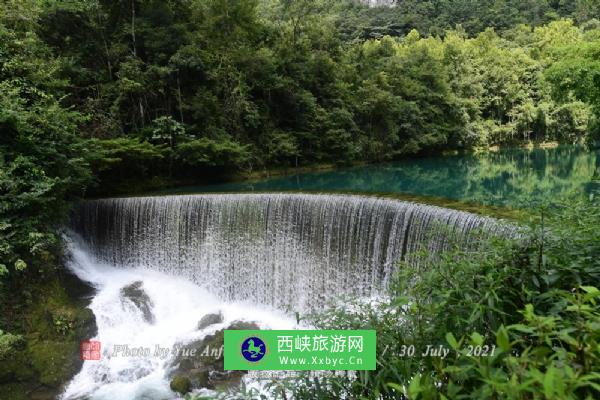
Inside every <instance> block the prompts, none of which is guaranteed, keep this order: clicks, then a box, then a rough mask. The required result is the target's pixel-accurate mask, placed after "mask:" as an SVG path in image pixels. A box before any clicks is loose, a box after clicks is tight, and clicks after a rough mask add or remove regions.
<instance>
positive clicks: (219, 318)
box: [197, 312, 223, 331]
mask: <svg viewBox="0 0 600 400" xmlns="http://www.w3.org/2000/svg"><path fill="white" fill-rule="evenodd" d="M221 322H223V314H221V313H220V312H219V313H214V314H206V315H205V316H204V317H202V318H201V319H200V321H198V327H197V329H198V330H199V331H201V330H202V329H205V328H208V327H209V326H211V325H215V324H220V323H221Z"/></svg>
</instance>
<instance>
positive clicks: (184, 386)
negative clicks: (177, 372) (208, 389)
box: [170, 376, 192, 394]
mask: <svg viewBox="0 0 600 400" xmlns="http://www.w3.org/2000/svg"><path fill="white" fill-rule="evenodd" d="M170 386H171V390H172V391H174V392H177V393H181V394H186V393H189V392H190V390H191V388H192V383H191V382H190V380H189V379H188V378H187V377H185V376H176V377H175V378H173V379H172V380H171V385H170Z"/></svg>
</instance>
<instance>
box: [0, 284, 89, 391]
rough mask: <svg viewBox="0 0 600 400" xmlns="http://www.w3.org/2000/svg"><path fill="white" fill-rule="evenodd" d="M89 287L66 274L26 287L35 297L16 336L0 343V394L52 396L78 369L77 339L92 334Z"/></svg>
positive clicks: (25, 309) (26, 310) (25, 310)
mask: <svg viewBox="0 0 600 400" xmlns="http://www.w3.org/2000/svg"><path fill="white" fill-rule="evenodd" d="M90 290H91V289H90V288H89V287H87V285H86V284H84V283H83V282H81V281H79V280H78V279H77V278H75V277H73V276H72V275H62V276H58V275H55V276H53V277H52V278H50V279H48V280H47V281H46V282H44V283H40V284H38V285H36V286H35V287H33V288H32V289H31V293H32V295H33V296H32V297H33V298H34V299H35V300H34V301H33V302H31V304H29V305H28V306H27V307H26V308H24V310H23V313H22V315H23V321H22V331H21V332H19V333H20V335H14V334H13V335H11V336H12V338H11V340H10V341H9V342H10V343H8V342H7V343H6V346H0V347H2V351H0V353H1V354H0V358H1V360H0V394H2V396H0V397H2V398H7V399H16V400H18V399H21V398H27V399H33V398H35V399H38V400H43V399H55V398H56V396H57V395H58V393H60V390H61V389H62V386H63V385H64V384H65V383H66V382H67V381H68V380H69V379H71V378H72V377H73V376H74V375H75V374H76V373H77V372H78V371H79V370H80V369H81V366H82V364H83V361H82V360H81V359H80V357H79V343H80V341H81V340H84V339H89V338H91V337H93V336H95V335H96V332H97V328H96V320H95V317H94V314H93V312H92V311H91V310H90V309H89V308H87V305H88V303H89V296H87V294H89V293H90ZM3 336H7V335H6V334H5V335H3ZM13 339H14V340H13ZM3 342H4V341H3ZM4 395H5V396H6V397H3V396H4Z"/></svg>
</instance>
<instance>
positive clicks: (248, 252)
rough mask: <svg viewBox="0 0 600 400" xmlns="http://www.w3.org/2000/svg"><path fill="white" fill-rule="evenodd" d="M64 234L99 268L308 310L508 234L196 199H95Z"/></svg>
mask: <svg viewBox="0 0 600 400" xmlns="http://www.w3.org/2000/svg"><path fill="white" fill-rule="evenodd" d="M71 228H72V229H73V230H74V231H75V232H76V233H78V234H79V236H80V237H81V238H82V239H83V241H84V242H85V243H86V246H87V247H88V248H89V249H90V251H91V252H92V255H93V256H94V257H95V258H96V259H97V261H98V262H101V263H106V264H110V265H115V266H119V267H120V268H143V269H147V270H155V271H159V272H164V273H167V274H169V275H174V276H178V277H183V278H186V279H189V280H191V281H192V282H194V283H195V284H197V285H199V286H201V287H204V288H206V289H207V290H208V291H209V292H211V293H212V294H214V295H216V296H218V297H219V298H221V299H223V300H224V301H250V302H253V303H256V304H263V305H269V306H273V307H276V308H279V309H282V310H307V309H312V308H315V307H317V306H320V305H322V304H323V302H324V301H326V300H328V299H329V298H331V297H335V296H345V295H353V296H376V295H378V294H380V293H381V292H382V290H383V289H385V288H386V287H387V285H388V284H389V282H390V279H391V278H392V276H393V273H394V271H395V269H396V268H397V266H398V264H399V263H400V262H401V261H405V262H417V260H418V258H414V257H412V256H411V255H412V254H414V252H415V251H416V250H419V249H425V250H426V251H427V252H428V253H429V254H431V255H434V256H435V254H439V252H440V251H442V250H444V249H447V248H449V247H450V246H452V245H454V244H459V245H461V246H476V245H477V243H478V242H479V241H480V240H481V238H482V237H486V236H490V235H495V234H501V235H502V234H506V233H507V232H508V231H509V229H510V228H509V227H508V226H507V225H506V224H503V223H500V222H498V221H497V220H494V219H492V218H486V217H481V216H477V215H475V214H471V213H466V212H461V211H455V210H449V209H444V208H440V207H435V206H429V205H422V204H415V203H410V202H404V201H398V200H391V199H381V198H374V197H366V196H356V195H325V194H320V195H313V194H214V195H213V194H210V195H208V194H206V195H205V194H200V195H181V196H162V197H132V198H114V199H101V200H92V201H86V202H83V203H81V204H80V205H79V206H78V207H77V208H76V210H75V211H74V213H73V218H72V224H71Z"/></svg>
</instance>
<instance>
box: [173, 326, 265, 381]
mask: <svg viewBox="0 0 600 400" xmlns="http://www.w3.org/2000/svg"><path fill="white" fill-rule="evenodd" d="M209 315H210V314H209ZM203 319H204V318H203ZM201 322H202V321H201ZM226 329H238V330H242V329H248V330H249V329H259V328H258V325H256V324H255V323H254V322H246V321H234V322H232V323H231V325H229V326H228V327H227V328H226ZM223 344H224V329H220V330H218V331H217V332H215V333H214V334H212V335H208V336H206V337H204V338H202V339H200V340H197V341H194V342H191V343H187V344H185V345H182V346H183V347H185V348H186V349H196V352H195V353H194V354H193V355H186V354H182V355H178V356H176V357H175V359H174V360H173V362H172V366H171V367H172V370H171V372H170V373H169V377H170V378H175V377H186V378H187V379H188V380H189V381H190V382H191V387H192V388H193V389H200V388H208V389H214V388H227V387H232V386H236V385H239V383H240V381H241V378H242V376H243V375H244V374H245V373H246V372H247V371H225V370H224V369H223V366H224V365H223V350H222V349H223Z"/></svg>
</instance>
